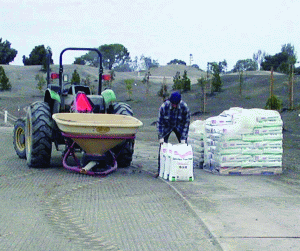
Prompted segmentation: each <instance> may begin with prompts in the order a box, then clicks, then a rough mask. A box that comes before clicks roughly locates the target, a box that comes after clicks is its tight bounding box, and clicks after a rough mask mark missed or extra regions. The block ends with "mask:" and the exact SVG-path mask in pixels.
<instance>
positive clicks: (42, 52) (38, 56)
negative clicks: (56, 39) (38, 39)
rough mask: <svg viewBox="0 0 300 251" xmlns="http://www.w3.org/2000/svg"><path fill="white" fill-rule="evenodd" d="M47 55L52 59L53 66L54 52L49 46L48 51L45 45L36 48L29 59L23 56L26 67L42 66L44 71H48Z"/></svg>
mask: <svg viewBox="0 0 300 251" xmlns="http://www.w3.org/2000/svg"><path fill="white" fill-rule="evenodd" d="M47 54H48V55H49V57H50V64H53V59H52V50H51V48H50V47H49V46H48V47H47V49H46V48H45V46H44V45H38V46H35V47H34V49H33V50H32V51H31V53H30V54H29V57H25V55H23V64H24V65H42V70H46V69H47Z"/></svg>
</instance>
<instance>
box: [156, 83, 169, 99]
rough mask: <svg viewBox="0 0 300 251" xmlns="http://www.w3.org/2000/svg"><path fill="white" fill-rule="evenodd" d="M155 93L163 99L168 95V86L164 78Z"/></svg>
mask: <svg viewBox="0 0 300 251" xmlns="http://www.w3.org/2000/svg"><path fill="white" fill-rule="evenodd" d="M157 95H158V96H159V97H162V99H163V101H165V99H166V98H167V97H168V96H169V95H170V94H169V93H168V86H167V85H166V78H164V81H163V83H162V85H161V88H160V90H159V91H158V93H157Z"/></svg>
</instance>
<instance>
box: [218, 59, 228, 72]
mask: <svg viewBox="0 0 300 251" xmlns="http://www.w3.org/2000/svg"><path fill="white" fill-rule="evenodd" d="M219 68H220V72H226V70H227V61H226V60H225V59H224V60H223V61H222V62H219Z"/></svg>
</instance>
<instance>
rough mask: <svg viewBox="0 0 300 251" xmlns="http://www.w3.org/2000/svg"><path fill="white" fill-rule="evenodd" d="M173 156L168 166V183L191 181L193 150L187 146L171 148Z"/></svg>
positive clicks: (192, 175) (192, 178)
mask: <svg viewBox="0 0 300 251" xmlns="http://www.w3.org/2000/svg"><path fill="white" fill-rule="evenodd" d="M172 150H173V154H172V160H171V165H170V173H169V180H170V181H193V180H194V174H193V149H192V147H191V146H190V145H187V144H177V145H173V146H172Z"/></svg>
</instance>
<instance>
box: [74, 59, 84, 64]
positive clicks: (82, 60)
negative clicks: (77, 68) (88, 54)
mask: <svg viewBox="0 0 300 251" xmlns="http://www.w3.org/2000/svg"><path fill="white" fill-rule="evenodd" d="M73 64H78V65H85V60H84V59H83V58H81V57H78V58H75V61H74V63H73Z"/></svg>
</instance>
